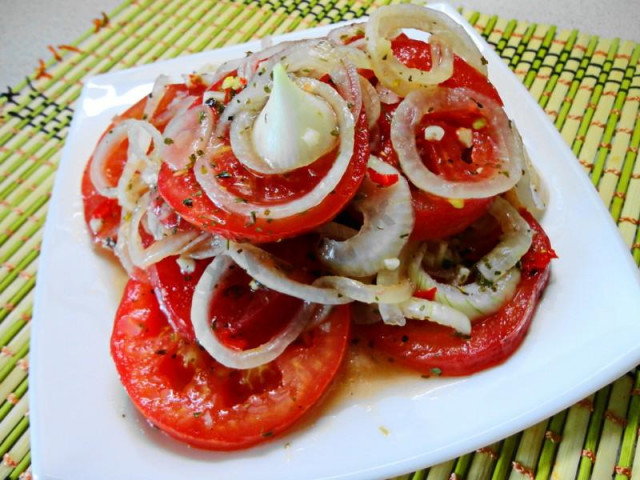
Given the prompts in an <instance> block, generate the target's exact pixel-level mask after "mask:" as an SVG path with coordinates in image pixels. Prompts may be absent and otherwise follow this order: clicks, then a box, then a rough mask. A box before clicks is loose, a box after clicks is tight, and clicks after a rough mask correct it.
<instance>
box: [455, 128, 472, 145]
mask: <svg viewBox="0 0 640 480" xmlns="http://www.w3.org/2000/svg"><path fill="white" fill-rule="evenodd" d="M456 135H457V137H458V140H460V143H461V144H463V145H464V146H465V147H467V148H471V147H472V146H473V132H472V131H471V129H470V128H459V129H458V130H456Z"/></svg>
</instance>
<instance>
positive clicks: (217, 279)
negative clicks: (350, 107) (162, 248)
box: [191, 255, 328, 369]
mask: <svg viewBox="0 0 640 480" xmlns="http://www.w3.org/2000/svg"><path fill="white" fill-rule="evenodd" d="M232 265H233V260H232V258H230V257H228V256H226V255H221V256H218V257H216V258H215V259H214V260H213V261H212V262H211V263H210V264H209V266H208V267H207V268H206V270H205V271H204V273H203V274H202V277H201V278H200V280H199V281H198V284H197V285H196V288H195V291H194V293H193V300H192V304H191V322H192V324H193V329H194V332H195V335H196V338H197V339H198V342H199V343H200V345H201V346H202V347H203V348H204V349H205V350H206V351H207V352H208V353H209V355H211V356H212V357H213V358H214V359H215V360H216V361H218V362H219V363H221V364H222V365H225V366H227V367H229V368H237V369H248V368H255V367H259V366H260V365H264V364H266V363H269V362H270V361H272V360H275V359H276V358H277V357H278V356H280V354H281V353H282V352H284V350H285V349H286V348H287V346H289V344H291V342H293V341H294V340H295V339H296V338H298V336H299V335H300V334H301V333H302V332H303V331H304V330H305V328H306V327H307V326H308V325H309V324H310V323H318V322H320V321H322V319H323V318H318V317H322V316H326V314H327V313H328V309H325V308H322V307H320V306H318V305H314V304H311V303H304V304H303V306H302V307H301V308H300V310H299V311H298V312H297V313H296V314H295V315H294V317H293V318H292V319H291V321H290V322H289V323H288V324H287V326H286V327H285V328H284V330H283V331H282V332H280V333H279V334H278V335H277V336H276V337H274V338H272V339H271V340H269V341H267V342H265V343H263V344H262V345H260V346H258V347H255V348H251V349H248V350H236V349H233V348H230V347H227V346H226V345H224V344H223V343H222V342H220V341H219V340H218V338H217V337H216V335H215V333H214V332H213V329H212V326H211V319H210V318H209V305H210V303H211V299H212V298H213V296H214V295H215V293H216V291H217V289H218V288H220V285H222V284H223V282H222V280H223V279H224V276H225V274H227V272H228V271H229V268H230V267H231V266H232Z"/></svg>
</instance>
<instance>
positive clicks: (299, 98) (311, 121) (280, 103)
mask: <svg viewBox="0 0 640 480" xmlns="http://www.w3.org/2000/svg"><path fill="white" fill-rule="evenodd" d="M339 133H340V132H339V131H338V124H337V120H336V116H335V114H334V113H333V110H332V109H331V107H330V106H329V104H328V103H327V102H326V101H324V100H323V99H321V98H320V97H318V96H316V95H314V94H313V93H310V92H307V91H305V90H303V89H302V88H301V87H300V86H299V85H298V84H296V82H294V81H293V80H292V79H290V78H289V76H288V75H287V72H286V71H285V69H284V67H283V66H282V64H280V63H278V64H277V65H276V66H275V67H274V68H273V84H272V90H271V94H270V96H269V100H268V101H267V104H266V105H265V106H264V108H263V109H262V111H261V112H260V115H258V118H257V119H256V121H255V123H254V125H253V133H252V140H253V144H254V148H255V150H256V152H257V153H258V155H259V156H260V157H262V159H263V160H264V161H265V162H266V163H267V164H268V165H269V166H270V167H271V169H272V170H273V171H279V172H286V171H289V170H293V169H295V168H300V167H304V166H305V165H309V164H311V163H313V162H314V161H316V160H317V159H318V158H320V157H321V156H322V155H324V154H325V153H328V152H330V151H331V150H332V149H333V148H334V147H335V146H336V144H337V140H338V136H339Z"/></svg>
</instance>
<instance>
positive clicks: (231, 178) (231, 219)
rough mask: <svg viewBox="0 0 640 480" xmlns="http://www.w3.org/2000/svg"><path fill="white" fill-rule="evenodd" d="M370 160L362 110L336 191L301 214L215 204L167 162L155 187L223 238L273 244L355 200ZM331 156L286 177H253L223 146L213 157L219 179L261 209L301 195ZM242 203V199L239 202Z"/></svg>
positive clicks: (182, 212) (186, 216)
mask: <svg viewBox="0 0 640 480" xmlns="http://www.w3.org/2000/svg"><path fill="white" fill-rule="evenodd" d="M368 159H369V134H368V130H367V128H366V118H365V115H364V113H363V114H362V115H361V116H360V118H359V119H358V122H357V124H356V133H355V146H354V153H353V156H352V158H351V161H350V163H349V166H348V167H347V171H346V172H345V174H344V175H343V177H342V179H341V180H340V183H339V184H338V186H337V187H336V188H335V190H334V191H333V192H332V193H331V194H330V195H328V196H327V197H326V198H325V199H324V200H323V201H322V202H321V203H320V204H319V205H316V206H315V207H312V208H310V209H309V210H307V211H306V212H303V213H301V214H299V215H293V216H291V217H287V218H282V219H276V220H271V219H266V218H260V217H258V218H251V217H246V216H244V215H238V214H235V213H231V212H227V211H226V210H223V209H221V208H219V207H217V206H216V205H215V204H214V203H213V202H212V201H211V200H210V199H209V198H208V197H207V196H206V195H205V194H203V192H202V187H201V186H200V185H199V183H198V182H197V180H196V178H195V175H194V173H193V171H191V170H190V171H188V172H186V173H183V172H179V173H177V172H173V171H172V170H171V169H170V168H169V166H167V165H166V164H165V165H163V166H162V168H161V169H160V175H159V177H158V190H159V192H160V194H161V195H162V196H163V197H164V199H165V200H166V201H167V203H168V204H169V205H171V206H172V207H173V208H174V209H175V210H176V211H177V212H178V214H180V216H182V217H183V218H184V219H186V220H187V221H189V222H191V223H193V224H194V225H195V226H197V227H198V228H200V229H201V230H205V231H209V232H213V233H218V234H222V235H223V236H224V237H226V238H233V239H238V240H249V241H253V242H272V241H277V240H281V239H283V238H287V237H292V236H295V235H300V234H302V233H305V232H308V231H310V230H312V229H314V228H315V227H317V226H318V225H321V224H323V223H326V222H327V221H329V220H331V219H332V218H333V217H335V216H336V215H337V214H338V213H339V212H340V211H341V210H342V209H343V207H344V206H345V205H346V204H347V203H348V202H349V201H350V200H351V199H352V198H353V196H354V195H355V194H356V191H357V190H358V187H359V186H360V184H361V183H362V180H363V178H364V175H365V173H366V166H367V160H368ZM332 160H333V158H332V157H331V156H327V157H324V158H322V159H320V160H318V161H317V162H314V163H313V164H312V165H310V166H308V167H303V168H300V169H298V170H296V171H294V172H290V173H287V174H284V175H269V176H261V175H256V174H253V173H252V172H250V171H249V170H247V169H246V168H244V167H243V166H242V165H241V164H240V162H239V161H238V160H237V159H236V158H235V157H234V156H233V153H232V151H231V150H230V149H229V150H226V151H225V152H223V153H222V154H221V155H220V156H219V157H217V158H216V159H215V164H216V167H215V172H214V173H213V174H215V175H217V176H218V180H219V181H221V182H226V183H227V184H228V185H226V187H228V189H229V190H230V191H233V192H235V193H237V194H238V197H239V198H240V199H242V198H245V199H247V200H251V201H256V202H258V203H260V204H261V205H264V206H265V207H266V206H267V205H268V204H269V203H273V204H276V203H283V202H286V201H291V200H293V199H295V198H298V197H300V196H301V195H302V194H304V193H306V192H307V191H309V190H311V188H313V186H314V185H315V184H317V183H318V182H319V181H320V180H321V178H322V177H323V176H324V175H323V174H324V173H325V172H326V171H327V170H328V169H329V168H330V166H331V162H332ZM239 201H242V200H239Z"/></svg>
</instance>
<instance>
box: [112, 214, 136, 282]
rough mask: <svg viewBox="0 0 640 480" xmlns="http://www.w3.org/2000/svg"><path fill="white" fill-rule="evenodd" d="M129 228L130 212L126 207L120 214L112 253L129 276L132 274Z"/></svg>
mask: <svg viewBox="0 0 640 480" xmlns="http://www.w3.org/2000/svg"><path fill="white" fill-rule="evenodd" d="M130 230H131V212H129V211H127V210H126V209H123V210H122V215H121V217H120V226H119V227H118V240H117V241H116V246H115V248H114V249H113V253H114V254H115V256H116V258H117V259H118V261H119V262H120V265H122V268H124V269H125V271H126V272H127V274H128V275H129V276H132V274H133V270H134V265H133V262H132V261H131V257H130V256H129V246H128V245H129V244H128V241H129V236H130V235H129V232H130Z"/></svg>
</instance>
